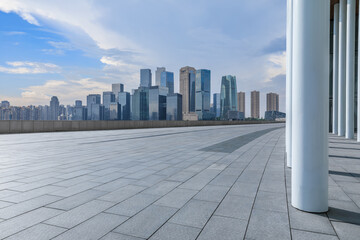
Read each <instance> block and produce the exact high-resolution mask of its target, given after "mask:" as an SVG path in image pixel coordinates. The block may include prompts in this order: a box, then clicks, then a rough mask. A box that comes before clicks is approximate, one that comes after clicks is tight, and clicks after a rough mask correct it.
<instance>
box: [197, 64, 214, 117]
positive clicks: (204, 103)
mask: <svg viewBox="0 0 360 240" xmlns="http://www.w3.org/2000/svg"><path fill="white" fill-rule="evenodd" d="M210 79H211V72H210V70H206V69H199V70H197V71H196V78H195V91H196V93H195V111H196V114H197V115H198V119H199V120H206V119H209V118H210V114H209V113H210V82H211V80H210Z"/></svg>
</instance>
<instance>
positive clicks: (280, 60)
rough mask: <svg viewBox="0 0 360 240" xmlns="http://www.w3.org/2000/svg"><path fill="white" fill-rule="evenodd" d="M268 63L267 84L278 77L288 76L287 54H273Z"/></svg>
mask: <svg viewBox="0 0 360 240" xmlns="http://www.w3.org/2000/svg"><path fill="white" fill-rule="evenodd" d="M267 61H268V63H267V66H266V76H265V80H264V82H265V83H269V82H272V81H273V80H272V79H273V78H275V77H276V76H279V75H285V74H286V52H282V53H279V54H271V55H269V56H268V59H267Z"/></svg>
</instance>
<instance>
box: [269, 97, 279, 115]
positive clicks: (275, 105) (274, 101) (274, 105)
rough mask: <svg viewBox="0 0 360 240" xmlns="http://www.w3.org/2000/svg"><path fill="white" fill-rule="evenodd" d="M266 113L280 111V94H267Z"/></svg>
mask: <svg viewBox="0 0 360 240" xmlns="http://www.w3.org/2000/svg"><path fill="white" fill-rule="evenodd" d="M266 111H277V112H278V111H279V94H276V93H268V94H266Z"/></svg>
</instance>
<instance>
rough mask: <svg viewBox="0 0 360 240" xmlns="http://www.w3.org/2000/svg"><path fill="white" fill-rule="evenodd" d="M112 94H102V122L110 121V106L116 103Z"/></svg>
mask: <svg viewBox="0 0 360 240" xmlns="http://www.w3.org/2000/svg"><path fill="white" fill-rule="evenodd" d="M115 99H116V97H115V94H114V93H113V92H103V105H104V120H109V119H110V104H111V103H114V102H116V100H115Z"/></svg>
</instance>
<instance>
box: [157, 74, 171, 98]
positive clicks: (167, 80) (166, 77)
mask: <svg viewBox="0 0 360 240" xmlns="http://www.w3.org/2000/svg"><path fill="white" fill-rule="evenodd" d="M160 86H161V87H167V88H168V89H169V94H173V93H174V73H173V72H162V73H161V83H160Z"/></svg>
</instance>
